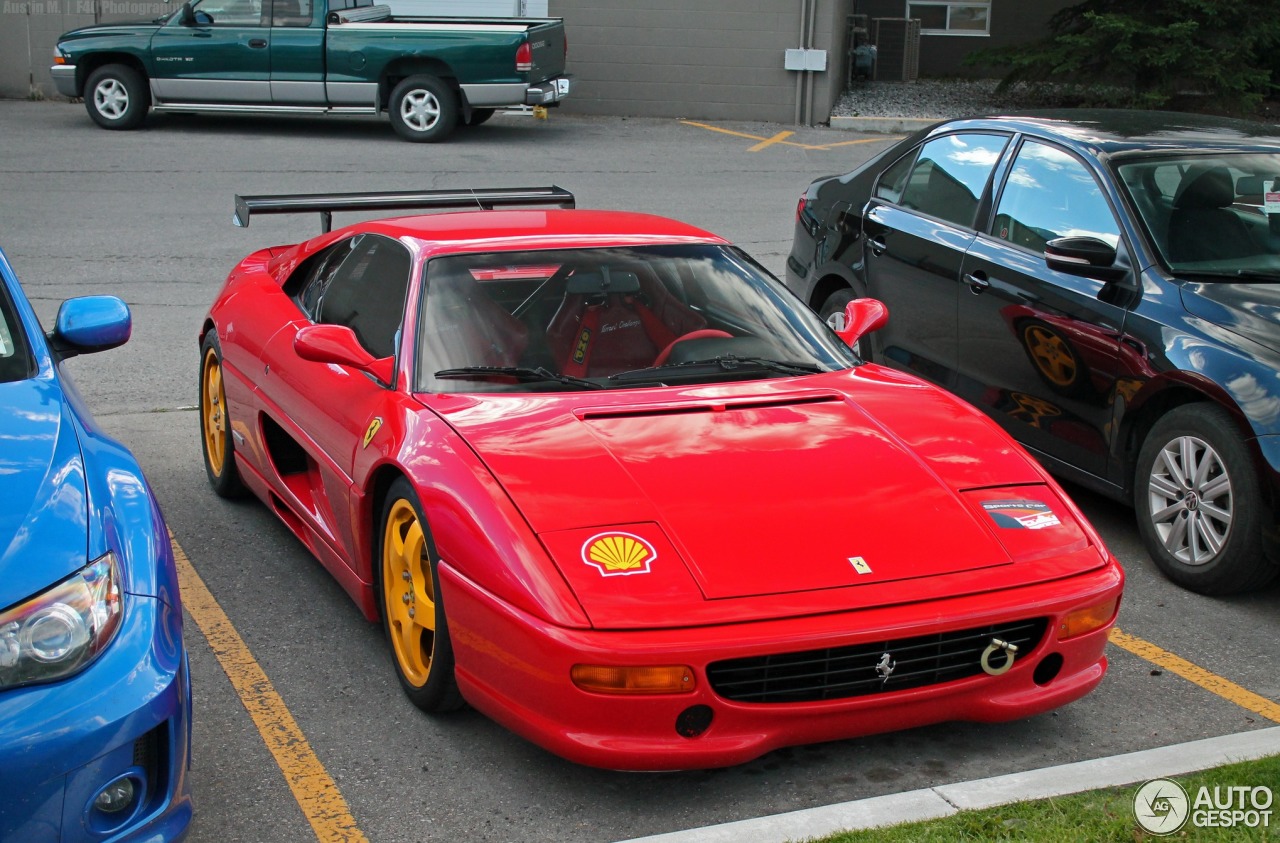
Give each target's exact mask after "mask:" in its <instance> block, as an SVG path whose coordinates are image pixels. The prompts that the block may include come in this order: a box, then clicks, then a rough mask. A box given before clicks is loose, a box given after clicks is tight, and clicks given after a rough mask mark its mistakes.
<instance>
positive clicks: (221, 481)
mask: <svg viewBox="0 0 1280 843" xmlns="http://www.w3.org/2000/svg"><path fill="white" fill-rule="evenodd" d="M200 445H201V450H202V451H203V452H204V470H205V474H207V475H208V476H209V483H210V484H211V485H212V486H213V490H214V491H215V492H217V493H218V494H219V495H221V496H222V497H224V498H234V497H240V496H241V495H243V494H244V491H245V488H244V484H243V483H242V482H241V481H240V473H239V471H238V470H237V469H236V463H235V449H234V446H233V445H232V443H231V420H230V418H229V417H228V415H227V393H226V389H225V388H224V387H223V384H222V349H221V348H220V347H219V346H218V336H217V333H216V332H214V331H209V333H207V334H205V337H204V342H202V343H201V344H200Z"/></svg>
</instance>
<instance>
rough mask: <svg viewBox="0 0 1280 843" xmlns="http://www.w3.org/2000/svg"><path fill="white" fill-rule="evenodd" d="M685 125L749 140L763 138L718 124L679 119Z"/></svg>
mask: <svg viewBox="0 0 1280 843" xmlns="http://www.w3.org/2000/svg"><path fill="white" fill-rule="evenodd" d="M680 122H681V123H683V124H685V125H686V126H697V127H698V128H699V129H706V130H707V131H708V132H719V133H720V134H722V135H733V136H734V137H735V138H747V139H749V140H757V141H761V140H765V138H762V137H760V136H759V135H748V134H746V133H745V132H735V131H733V130H732V129H722V128H720V127H719V126H708V125H707V124H706V123H695V122H694V121H692V120H681V121H680Z"/></svg>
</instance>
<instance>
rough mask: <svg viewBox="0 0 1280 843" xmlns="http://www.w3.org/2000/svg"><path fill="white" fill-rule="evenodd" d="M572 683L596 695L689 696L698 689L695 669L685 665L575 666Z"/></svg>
mask: <svg viewBox="0 0 1280 843" xmlns="http://www.w3.org/2000/svg"><path fill="white" fill-rule="evenodd" d="M569 674H570V676H571V677H572V678H573V684H574V685H577V686H578V687H579V688H581V689H582V690H584V691H592V692H594V693H597V694H687V693H689V692H691V691H692V690H693V689H694V688H696V687H697V685H698V683H697V682H696V681H695V680H694V678H693V669H692V668H690V667H686V666H685V665H680V664H676V665H648V666H644V667H615V666H610V665H602V664H575V665H574V666H573V669H572V670H571V671H570V672H569Z"/></svg>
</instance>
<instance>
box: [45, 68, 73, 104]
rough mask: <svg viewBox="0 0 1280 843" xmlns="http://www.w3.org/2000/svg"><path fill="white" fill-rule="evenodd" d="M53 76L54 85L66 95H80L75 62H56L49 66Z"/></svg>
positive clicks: (59, 91) (50, 73)
mask: <svg viewBox="0 0 1280 843" xmlns="http://www.w3.org/2000/svg"><path fill="white" fill-rule="evenodd" d="M49 75H50V76H52V77H53V86H54V87H55V88H57V89H58V93H60V94H62V95H63V96H64V97H78V96H80V95H79V94H78V93H76V66H75V65H74V64H55V65H54V66H53V67H50V68H49Z"/></svg>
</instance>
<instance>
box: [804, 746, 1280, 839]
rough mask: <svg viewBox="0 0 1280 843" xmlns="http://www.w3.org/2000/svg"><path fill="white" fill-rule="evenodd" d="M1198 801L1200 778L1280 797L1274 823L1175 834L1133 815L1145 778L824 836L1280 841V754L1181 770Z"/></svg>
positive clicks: (1188, 826)
mask: <svg viewBox="0 0 1280 843" xmlns="http://www.w3.org/2000/svg"><path fill="white" fill-rule="evenodd" d="M1173 778H1174V779H1175V780H1176V781H1178V782H1179V783H1181V784H1182V786H1183V787H1184V788H1185V789H1186V791H1187V793H1188V795H1189V796H1190V799H1191V802H1192V803H1193V804H1194V802H1195V798H1196V793H1197V792H1198V791H1199V789H1200V787H1201V785H1207V786H1208V787H1210V788H1212V787H1213V786H1214V785H1219V786H1222V787H1224V788H1225V787H1230V786H1241V785H1243V786H1247V787H1256V786H1259V785H1261V786H1266V787H1270V788H1271V789H1272V793H1273V795H1274V796H1275V800H1274V804H1272V806H1271V821H1272V823H1273V826H1272V827H1260V828H1252V829H1251V828H1243V827H1237V828H1196V827H1194V826H1192V824H1191V822H1190V820H1188V822H1187V824H1186V825H1184V826H1183V827H1182V830H1181V831H1179V832H1178V833H1176V834H1172V835H1168V836H1166V837H1158V836H1156V835H1154V834H1150V833H1148V832H1146V831H1144V830H1143V829H1142V828H1141V827H1139V826H1138V823H1137V820H1135V819H1134V816H1133V795H1134V793H1136V792H1137V790H1138V788H1139V787H1140V786H1141V782H1139V783H1137V784H1133V785H1128V786H1125V787H1115V788H1107V789H1104V790H1092V791H1088V792H1085V793H1078V794H1074V795H1071V796H1062V797H1057V798H1053V799H1040V800H1036V801H1032V802H1015V803H1012V804H1009V805H1002V806H1000V807H996V808H987V809H984V810H981V811H961V812H960V813H959V814H956V815H954V816H950V817H946V818H943V819H939V820H930V821H928V822H918V823H904V824H902V825H896V826H890V827H888V828H873V829H867V830H864V831H848V832H843V833H840V834H834V835H832V836H830V837H823V838H819V839H820V841H821V843H864V842H865V843H957V842H958V841H973V842H974V843H979V841H980V842H981V843H991V841H1019V843H1021V841H1044V843H1065V841H1082V842H1083V841H1089V843H1093V841H1125V843H1156V842H1157V841H1160V840H1179V841H1181V840H1191V841H1210V843H1213V842H1214V841H1224V843H1225V842H1226V841H1230V843H1240V841H1255V842H1256V843H1267V841H1280V832H1278V831H1277V828H1276V827H1275V826H1276V825H1280V793H1277V792H1276V791H1277V790H1278V789H1280V756H1276V757H1272V758H1263V759H1259V760H1257V761H1245V762H1241V763H1239V764H1229V765H1227V766H1225V767H1216V768H1214V769H1212V770H1205V771H1204V772H1201V773H1195V774H1192V775H1188V776H1175V777H1173Z"/></svg>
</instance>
